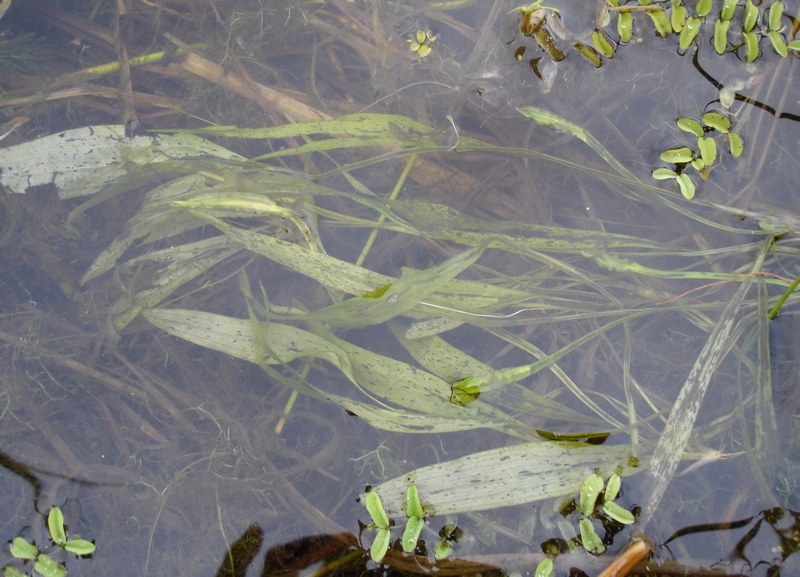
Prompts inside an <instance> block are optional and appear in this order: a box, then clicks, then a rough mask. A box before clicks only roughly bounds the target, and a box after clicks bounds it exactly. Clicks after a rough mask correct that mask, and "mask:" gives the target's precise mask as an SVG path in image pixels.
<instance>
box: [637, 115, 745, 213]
mask: <svg viewBox="0 0 800 577" xmlns="http://www.w3.org/2000/svg"><path fill="white" fill-rule="evenodd" d="M676 124H677V126H678V128H679V129H680V130H681V131H683V132H685V133H687V134H691V135H693V136H695V137H696V138H697V141H696V143H697V146H696V149H692V148H689V147H688V146H680V147H676V148H668V149H667V150H665V151H664V152H662V153H661V155H660V156H661V160H663V161H664V162H668V163H671V164H674V165H675V168H674V169H672V168H657V169H656V170H654V171H653V178H655V179H656V180H668V179H675V181H676V182H677V183H678V186H679V187H680V189H681V194H683V196H684V197H685V198H687V199H692V198H694V194H695V190H696V187H695V184H694V182H693V181H692V179H691V178H689V176H688V175H687V174H686V172H685V170H686V169H687V168H693V169H694V170H696V171H697V174H698V175H699V176H700V178H702V179H703V180H706V179H707V178H708V176H709V174H710V171H711V167H712V166H713V165H714V163H715V162H716V161H717V141H716V140H715V138H714V136H715V134H722V135H724V136H725V138H726V140H727V148H728V150H729V151H730V153H731V156H733V157H734V158H739V156H741V154H742V151H743V150H744V141H743V140H742V137H741V136H739V134H738V133H736V132H731V121H730V118H728V117H727V115H725V114H722V113H721V112H716V111H711V112H706V113H705V114H703V117H702V118H701V119H700V121H699V122H698V121H697V119H695V118H688V117H687V118H679V119H678V120H677V122H676Z"/></svg>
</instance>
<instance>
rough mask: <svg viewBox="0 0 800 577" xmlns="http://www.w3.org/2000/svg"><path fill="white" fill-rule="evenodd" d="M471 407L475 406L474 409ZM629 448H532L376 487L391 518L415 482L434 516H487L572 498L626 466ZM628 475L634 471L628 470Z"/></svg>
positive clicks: (450, 464) (466, 460) (482, 455)
mask: <svg viewBox="0 0 800 577" xmlns="http://www.w3.org/2000/svg"><path fill="white" fill-rule="evenodd" d="M470 406H472V405H470ZM629 453H630V449H629V448H628V447H626V446H605V445H602V446H594V445H586V444H582V443H572V442H532V443H524V444H521V445H514V446H511V447H503V448H500V449H493V450H490V451H483V452H478V453H473V454H471V455H466V456H464V457H461V458H458V459H454V460H452V461H445V462H443V463H439V464H436V465H430V466H428V467H423V468H421V469H416V470H415V471H411V472H409V473H408V474H407V475H403V476H401V477H396V478H394V479H391V480H389V481H386V482H385V483H381V484H380V485H377V486H376V487H375V490H377V491H380V494H381V496H382V498H383V502H384V505H385V506H386V509H387V510H388V511H389V512H392V513H401V512H402V509H403V505H404V503H405V499H406V488H407V485H408V479H409V478H413V479H414V483H415V484H416V486H417V487H418V489H419V491H420V494H422V495H423V496H424V498H425V503H426V507H427V506H428V505H430V507H429V510H430V511H431V514H435V515H442V514H450V513H461V512H466V511H482V510H487V509H495V508H498V507H505V506H509V505H518V504H522V503H530V502H533V501H539V500H542V499H547V498H552V497H562V496H565V495H572V494H574V493H576V492H578V490H579V489H580V487H581V484H582V483H583V481H584V479H585V478H586V476H587V475H588V474H591V473H592V471H594V470H595V469H599V470H600V472H601V474H606V475H608V474H611V473H612V472H613V471H614V470H615V469H616V468H617V467H618V466H624V465H626V464H627V460H628V455H629ZM625 470H627V471H628V472H629V473H632V472H633V469H631V468H630V467H625Z"/></svg>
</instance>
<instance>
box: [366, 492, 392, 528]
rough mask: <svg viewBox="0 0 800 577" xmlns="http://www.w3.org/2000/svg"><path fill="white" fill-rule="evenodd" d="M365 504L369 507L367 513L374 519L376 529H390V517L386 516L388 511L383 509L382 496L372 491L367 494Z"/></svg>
mask: <svg viewBox="0 0 800 577" xmlns="http://www.w3.org/2000/svg"><path fill="white" fill-rule="evenodd" d="M364 501H365V504H366V506H367V511H368V512H369V516H370V517H372V523H373V524H374V525H375V526H376V527H380V528H382V529H388V528H389V515H387V514H386V509H384V508H383V501H381V498H380V496H379V495H378V493H376V492H375V491H370V492H369V493H367V496H366V498H365V499H364Z"/></svg>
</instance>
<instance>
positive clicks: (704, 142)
mask: <svg viewBox="0 0 800 577" xmlns="http://www.w3.org/2000/svg"><path fill="white" fill-rule="evenodd" d="M697 148H698V149H699V150H700V157H701V158H702V159H703V162H704V163H705V166H711V165H712V164H714V163H715V162H716V161H717V143H716V141H715V140H714V139H713V138H705V137H701V138H698V139H697Z"/></svg>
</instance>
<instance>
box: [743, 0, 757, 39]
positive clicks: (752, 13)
mask: <svg viewBox="0 0 800 577" xmlns="http://www.w3.org/2000/svg"><path fill="white" fill-rule="evenodd" d="M756 22H758V7H757V6H756V5H755V4H753V2H752V0H747V2H746V3H745V5H744V19H743V20H742V30H744V31H745V32H750V31H752V30H753V27H754V26H755V25H756Z"/></svg>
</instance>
